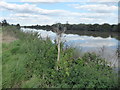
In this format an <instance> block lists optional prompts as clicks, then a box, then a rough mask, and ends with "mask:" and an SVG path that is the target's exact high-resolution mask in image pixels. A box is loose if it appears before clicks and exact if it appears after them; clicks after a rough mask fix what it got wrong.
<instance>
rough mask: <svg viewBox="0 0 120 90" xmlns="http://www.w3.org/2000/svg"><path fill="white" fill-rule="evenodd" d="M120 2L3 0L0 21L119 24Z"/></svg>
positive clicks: (115, 0) (107, 0)
mask: <svg viewBox="0 0 120 90" xmlns="http://www.w3.org/2000/svg"><path fill="white" fill-rule="evenodd" d="M118 1H119V0H1V1H0V21H2V20H3V19H6V20H7V21H8V22H9V23H13V24H17V23H19V24H21V25H36V24H39V25H46V24H49V25H51V24H54V23H56V22H61V23H66V21H68V22H69V23H70V24H78V23H86V24H94V23H98V24H103V23H109V24H117V23H118Z"/></svg>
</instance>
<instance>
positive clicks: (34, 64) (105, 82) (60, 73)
mask: <svg viewBox="0 0 120 90" xmlns="http://www.w3.org/2000/svg"><path fill="white" fill-rule="evenodd" d="M13 32H14V31H13ZM16 37H17V38H19V40H16V41H14V42H12V43H8V44H3V50H2V51H3V53H2V55H3V58H2V61H3V62H2V66H3V82H2V86H3V88H112V87H114V88H115V87H118V82H117V77H116V76H117V75H116V74H115V73H114V72H113V71H112V68H111V67H109V66H107V62H105V60H104V59H102V58H100V57H99V56H97V55H96V54H95V53H86V54H84V55H83V57H79V58H74V56H73V55H74V49H72V48H68V49H66V50H61V58H60V59H61V60H60V62H59V64H58V63H56V62H57V45H55V44H52V42H51V41H50V39H49V38H48V39H47V40H42V39H41V38H38V37H37V34H34V35H33V34H30V33H29V34H28V33H26V34H25V33H23V32H21V31H19V30H18V31H16ZM56 65H57V66H58V67H59V69H58V70H56Z"/></svg>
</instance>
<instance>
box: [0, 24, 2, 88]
mask: <svg viewBox="0 0 120 90" xmlns="http://www.w3.org/2000/svg"><path fill="white" fill-rule="evenodd" d="M1 41H2V27H1V26H0V89H2V42H1Z"/></svg>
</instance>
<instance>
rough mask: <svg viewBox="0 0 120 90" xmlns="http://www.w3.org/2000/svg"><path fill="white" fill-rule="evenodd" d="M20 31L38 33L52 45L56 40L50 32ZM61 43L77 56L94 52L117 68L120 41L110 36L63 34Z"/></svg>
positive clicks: (24, 29)
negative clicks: (49, 40)
mask: <svg viewBox="0 0 120 90" xmlns="http://www.w3.org/2000/svg"><path fill="white" fill-rule="evenodd" d="M21 30H22V31H23V32H30V33H34V32H38V38H39V37H42V38H43V39H46V37H49V38H50V39H51V41H52V42H53V43H54V41H55V39H56V34H55V33H54V32H52V31H46V30H41V29H30V28H21ZM71 33H72V32H71ZM88 33H89V32H88ZM94 33H95V32H94ZM61 41H62V42H64V46H65V47H66V46H67V47H72V48H75V49H76V50H77V51H78V52H79V53H78V55H79V56H81V55H82V54H84V53H85V52H95V53H96V54H98V55H100V56H101V57H102V58H105V59H106V60H107V61H108V62H111V66H115V67H117V66H118V43H119V42H120V41H119V40H118V39H117V38H114V37H111V35H108V36H107V37H102V36H101V35H97V36H94V35H92V34H91V35H88V34H82V35H80V34H79V33H76V34H73V33H72V34H63V35H62V39H61Z"/></svg>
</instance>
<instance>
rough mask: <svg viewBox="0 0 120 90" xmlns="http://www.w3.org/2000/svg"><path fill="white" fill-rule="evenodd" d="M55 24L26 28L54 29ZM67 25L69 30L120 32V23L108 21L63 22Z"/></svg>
mask: <svg viewBox="0 0 120 90" xmlns="http://www.w3.org/2000/svg"><path fill="white" fill-rule="evenodd" d="M54 25H55V24H53V25H32V26H24V28H33V29H43V30H52V29H53V28H52V27H53V26H54ZM62 25H65V26H66V27H67V30H72V31H74V30H78V31H100V32H103V31H105V32H120V30H119V28H120V23H119V24H118V25H116V24H113V25H110V24H108V23H104V24H101V25H100V24H62Z"/></svg>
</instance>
